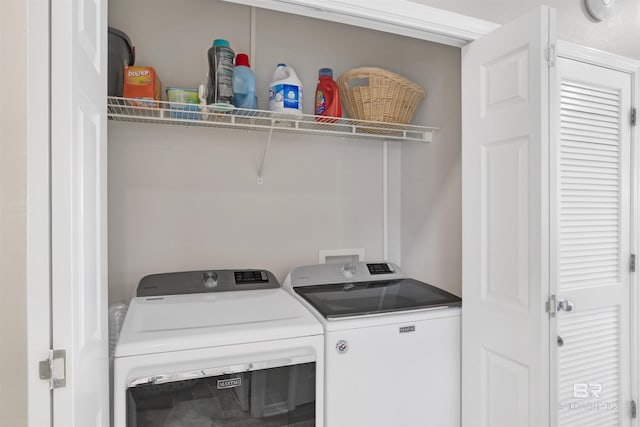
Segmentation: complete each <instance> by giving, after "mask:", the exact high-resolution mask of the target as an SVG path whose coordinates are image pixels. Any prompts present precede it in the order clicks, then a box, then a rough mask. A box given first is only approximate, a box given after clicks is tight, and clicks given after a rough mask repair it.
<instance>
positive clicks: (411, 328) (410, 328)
mask: <svg viewBox="0 0 640 427" xmlns="http://www.w3.org/2000/svg"><path fill="white" fill-rule="evenodd" d="M415 330H416V327H415V326H401V327H400V333H401V334H403V333H405V332H414V331H415Z"/></svg>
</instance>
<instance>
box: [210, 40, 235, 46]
mask: <svg viewBox="0 0 640 427" xmlns="http://www.w3.org/2000/svg"><path fill="white" fill-rule="evenodd" d="M213 45H214V46H216V47H218V46H220V47H228V48H230V47H231V46H230V45H229V42H228V41H227V40H225V39H215V40H214V41H213Z"/></svg>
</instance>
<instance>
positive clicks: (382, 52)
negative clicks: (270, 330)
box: [108, 0, 461, 301]
mask: <svg viewBox="0 0 640 427" xmlns="http://www.w3.org/2000/svg"><path fill="white" fill-rule="evenodd" d="M151 7H153V8H154V9H155V12H156V14H154V19H149V20H140V19H138V17H139V16H141V14H144V13H145V11H146V10H149V8H151ZM109 23H110V25H112V26H115V27H117V28H119V29H121V30H123V31H125V32H126V33H128V34H129V35H130V37H131V38H132V40H133V41H134V43H135V45H136V54H137V64H139V65H152V66H154V67H155V68H156V70H157V72H158V73H159V75H160V77H161V79H162V81H163V83H164V85H165V86H191V87H194V86H196V85H197V84H198V83H199V82H201V81H203V80H204V77H205V74H206V71H207V62H206V50H207V48H208V47H209V46H210V44H211V41H212V40H213V39H214V38H219V37H224V38H227V39H229V41H230V43H231V46H232V47H233V48H234V50H235V51H236V52H247V50H248V49H249V42H250V9H249V8H248V7H245V6H238V5H233V4H227V3H222V2H219V1H212V0H189V1H185V2H175V1H173V0H154V1H151V0H135V1H134V0H111V1H110V2H109ZM459 56H460V54H459V50H458V49H456V48H452V47H448V46H442V45H438V44H435V43H429V42H425V41H421V40H415V39H408V38H405V37H401V36H396V35H391V34H385V33H380V32H376V31H371V30H366V29H361V28H353V27H349V26H346V25H342V24H336V23H330V22H323V21H318V20H314V19H310V18H304V17H299V16H293V15H286V14H281V13H276V12H270V11H265V10H258V11H257V45H256V55H255V63H253V64H252V68H254V70H255V71H256V74H257V83H258V92H259V104H260V106H261V107H262V108H265V107H266V105H267V103H266V100H267V91H268V84H269V81H270V80H271V76H272V74H273V70H274V68H275V66H276V64H277V63H278V62H286V63H287V64H289V65H292V66H293V67H294V68H295V70H296V72H297V73H298V75H299V77H300V79H301V80H302V82H303V84H304V88H305V96H304V99H305V101H304V109H305V112H307V113H311V112H312V110H313V94H314V91H315V85H316V82H317V73H318V69H319V68H321V67H326V66H329V67H332V68H333V69H334V76H335V77H336V78H337V76H339V75H340V74H341V73H343V72H344V71H347V70H349V69H351V68H355V67H359V66H379V67H383V68H386V69H390V70H393V71H396V72H398V73H400V74H403V75H405V76H407V77H408V78H410V79H412V80H414V81H417V82H419V83H420V84H421V85H423V86H424V87H425V88H426V89H427V91H428V96H427V99H426V101H424V102H423V103H422V105H421V106H420V108H419V110H418V112H417V113H416V116H415V118H414V122H415V123H418V124H423V125H432V126H438V127H441V128H442V129H441V131H438V133H437V135H436V139H435V141H434V143H432V144H420V143H402V145H401V146H402V165H400V163H398V165H397V166H398V167H400V166H402V180H403V183H402V184H403V185H402V195H401V199H402V202H401V205H402V206H401V207H400V208H401V210H402V212H401V215H402V220H403V221H404V222H405V223H406V224H407V227H405V226H404V225H403V227H402V230H400V229H399V227H398V228H395V231H396V233H397V234H399V233H400V232H401V233H402V236H403V237H405V238H406V240H407V242H408V245H410V246H408V247H407V250H405V251H403V258H404V260H406V261H407V262H406V265H407V266H409V267H410V268H409V270H408V272H409V274H412V275H416V276H417V277H420V278H422V279H424V280H429V281H431V282H432V283H434V284H436V285H439V286H442V287H444V288H446V289H449V290H452V291H454V292H459V290H460V264H459V257H460V239H461V238H460V171H459V157H460V80H459V78H460V77H459V71H458V70H459V67H460V64H459ZM266 137H267V135H266V133H264V132H251V133H249V132H245V131H224V130H219V129H201V128H172V127H162V126H160V127H159V126H149V125H140V124H126V123H114V122H110V123H109V137H108V138H109V286H110V289H109V293H110V300H111V301H115V300H123V299H124V300H126V299H128V298H129V297H130V296H131V294H132V292H133V290H134V289H135V286H136V285H137V283H138V281H139V280H140V278H141V277H142V276H143V275H145V274H150V273H156V272H163V271H177V270H186V269H204V268H211V267H220V268H242V267H259V268H267V269H270V270H272V271H273V272H274V273H275V274H276V275H277V276H278V278H279V279H280V280H282V279H284V277H285V275H286V274H287V272H288V271H289V270H290V269H291V268H293V267H295V266H298V265H304V264H313V263H317V261H318V250H319V249H335V248H361V247H362V248H365V250H366V257H367V259H369V260H379V259H381V258H382V256H383V235H382V232H383V222H382V221H383V217H382V213H383V205H382V173H383V171H382V144H381V143H380V142H375V141H374V142H371V141H362V140H357V139H355V140H352V139H346V140H343V139H340V138H335V137H326V136H304V135H289V134H280V133H276V134H274V137H273V143H272V146H271V151H270V153H269V157H268V161H267V164H266V168H265V178H264V179H265V180H264V184H262V185H258V184H257V181H256V180H257V168H258V163H259V160H260V156H261V154H262V150H263V147H264V144H265V141H266ZM405 150H406V153H407V156H405ZM405 184H406V185H405ZM398 199H400V197H398ZM405 208H406V212H405ZM398 225H399V224H398ZM392 228H393V227H392ZM404 260H403V261H404ZM403 264H405V263H404V262H403Z"/></svg>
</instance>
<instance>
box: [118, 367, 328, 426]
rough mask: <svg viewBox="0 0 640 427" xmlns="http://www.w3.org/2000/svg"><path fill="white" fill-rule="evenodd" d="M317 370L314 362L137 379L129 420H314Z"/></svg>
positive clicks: (281, 423)
mask: <svg viewBox="0 0 640 427" xmlns="http://www.w3.org/2000/svg"><path fill="white" fill-rule="evenodd" d="M315 372H316V367H315V363H313V362H312V363H304V364H299V365H291V366H282V367H277V368H269V369H263V370H258V371H251V372H239V373H235V374H226V375H218V376H208V377H202V378H193V379H184V380H179V381H170V382H164V383H160V384H159V383H155V384H142V385H135V386H133V387H129V388H128V389H127V426H129V427H133V426H135V427H147V426H148V427H152V426H153V427H159V426H165V427H169V426H171V427H174V426H175V427H178V426H180V427H189V426H203V427H209V426H211V427H213V426H256V427H257V426H294V425H295V426H298V425H304V426H313V425H315V389H316V381H315ZM179 375H180V374H168V375H161V376H158V378H168V377H174V378H175V377H176V376H179Z"/></svg>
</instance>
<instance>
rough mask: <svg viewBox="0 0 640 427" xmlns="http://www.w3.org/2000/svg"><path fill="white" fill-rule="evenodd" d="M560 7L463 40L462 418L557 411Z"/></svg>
mask: <svg viewBox="0 0 640 427" xmlns="http://www.w3.org/2000/svg"><path fill="white" fill-rule="evenodd" d="M554 16H555V15H554V11H553V10H551V9H549V8H546V7H541V8H538V9H536V10H535V11H533V12H531V13H529V14H528V15H526V16H524V17H522V18H519V19H517V20H516V21H513V22H511V23H509V24H507V25H504V26H503V27H501V28H499V29H497V30H495V31H494V32H492V33H490V34H488V35H487V36H484V37H482V38H480V39H478V40H476V41H474V42H473V43H471V44H469V45H467V46H466V47H465V48H463V50H462V208H463V215H462V230H463V245H462V248H463V253H462V257H463V259H462V266H463V267H462V281H463V282H462V300H463V306H462V390H463V392H462V425H463V426H469V427H475V426H486V427H502V426H504V427H516V426H543V425H547V424H548V423H549V377H548V372H549V366H548V363H549V320H548V315H547V313H546V312H545V306H544V303H545V300H546V298H547V295H548V283H549V281H548V278H549V276H548V274H549V270H548V268H549V266H548V259H549V255H548V253H549V252H548V251H549V248H548V236H549V231H548V226H549V224H548V219H549V211H548V198H549V193H548V185H549V184H548V162H549V160H548V155H549V153H548V149H549V88H550V76H552V75H553V74H550V72H549V64H548V63H547V60H546V57H545V49H547V47H548V45H549V44H550V43H554V42H555V40H554V37H555V31H554V28H555V27H554V23H555V19H554ZM552 70H553V71H554V72H555V69H553V68H552Z"/></svg>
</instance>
